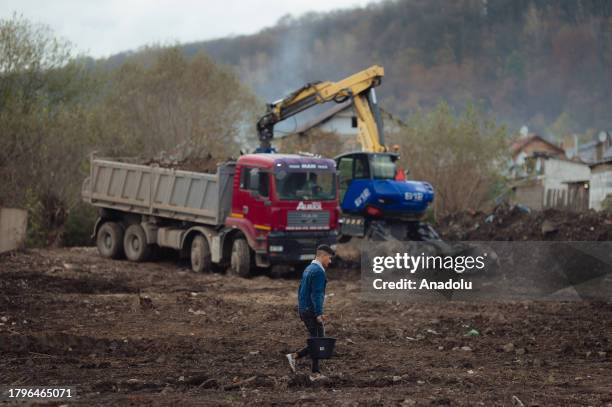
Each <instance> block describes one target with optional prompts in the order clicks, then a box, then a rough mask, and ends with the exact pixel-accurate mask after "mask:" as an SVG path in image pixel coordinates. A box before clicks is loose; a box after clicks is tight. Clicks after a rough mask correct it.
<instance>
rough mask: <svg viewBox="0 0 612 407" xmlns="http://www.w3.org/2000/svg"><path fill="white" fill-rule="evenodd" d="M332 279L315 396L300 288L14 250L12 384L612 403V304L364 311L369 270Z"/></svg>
mask: <svg viewBox="0 0 612 407" xmlns="http://www.w3.org/2000/svg"><path fill="white" fill-rule="evenodd" d="M329 277H330V281H329V284H328V289H327V293H328V298H327V302H326V307H327V311H328V314H329V315H330V317H331V318H332V320H331V322H330V323H329V324H328V325H327V330H328V334H329V335H330V336H334V337H336V338H338V343H337V346H336V348H337V349H336V350H337V356H336V357H335V358H334V359H331V360H327V361H323V362H322V368H323V370H324V373H326V374H327V375H328V376H329V380H328V381H325V382H320V383H316V384H314V385H313V384H311V383H310V382H309V380H308V378H307V376H306V373H307V372H308V364H307V363H302V364H301V365H300V373H299V374H298V375H293V374H290V372H289V369H288V367H287V365H286V361H285V359H284V356H283V355H284V354H285V353H287V352H290V351H292V350H295V349H296V348H298V347H300V346H301V345H302V344H303V343H304V340H305V336H306V335H305V330H304V328H303V326H302V325H301V323H300V321H299V320H298V319H297V318H296V317H295V315H294V311H293V307H294V304H295V302H296V288H297V285H298V281H297V280H296V279H270V278H268V277H265V276H260V277H255V278H252V279H240V278H235V277H231V276H227V275H224V274H196V273H193V272H191V271H189V270H188V267H187V265H186V264H182V263H180V262H179V261H178V260H176V259H168V260H164V261H159V262H155V263H142V264H135V263H129V262H127V261H113V260H106V259H102V258H100V257H99V256H98V254H97V251H96V249H95V248H72V249H54V250H31V251H27V252H21V253H13V254H8V255H6V254H5V255H3V256H2V257H0V354H1V355H2V356H1V360H2V363H1V364H0V384H2V385H5V386H6V385H13V386H16V385H21V386H26V385H31V386H33V385H39V386H40V385H45V386H52V385H64V386H66V385H71V386H76V387H77V393H78V396H79V403H80V404H81V405H108V406H115V405H182V406H184V405H242V404H244V405H252V404H275V405H294V404H300V405H322V404H326V405H354V404H360V405H402V406H413V405H452V406H455V405H473V406H496V405H499V406H502V405H503V406H511V405H520V403H523V404H524V405H525V406H529V405H531V406H535V405H538V406H575V405H581V406H586V405H592V406H612V385H611V383H612V342H611V341H612V323H611V322H610V321H612V301H608V302H598V303H588V302H574V303H572V302H520V303H517V302H497V303H459V302H445V303H429V304H424V303H391V302H365V301H363V300H362V299H361V298H360V297H361V294H360V286H359V279H358V272H357V271H356V270H352V271H348V270H338V269H332V270H330V271H329ZM147 298H149V299H150V301H149V300H147ZM471 329H476V330H477V331H479V333H480V335H478V336H466V333H467V332H468V331H470V330H471ZM515 397H516V399H515ZM517 399H518V400H520V402H519V401H517Z"/></svg>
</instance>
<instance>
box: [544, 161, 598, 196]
mask: <svg viewBox="0 0 612 407" xmlns="http://www.w3.org/2000/svg"><path fill="white" fill-rule="evenodd" d="M590 178H591V169H590V168H589V166H588V165H586V164H580V163H575V162H572V161H566V160H558V159H556V158H549V159H547V160H544V177H543V178H542V181H543V185H544V190H545V192H544V194H546V190H548V189H560V190H565V191H567V183H568V182H578V181H588V180H589V179H590Z"/></svg>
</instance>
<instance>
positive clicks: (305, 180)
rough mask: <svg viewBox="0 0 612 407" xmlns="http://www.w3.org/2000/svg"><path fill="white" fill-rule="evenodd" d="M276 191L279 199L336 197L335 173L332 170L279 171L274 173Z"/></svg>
mask: <svg viewBox="0 0 612 407" xmlns="http://www.w3.org/2000/svg"><path fill="white" fill-rule="evenodd" d="M274 179H275V182H276V193H277V194H278V198H279V199H281V200H300V201H306V200H321V201H327V200H333V199H336V174H335V173H333V172H285V171H282V172H279V173H277V174H275V177H274Z"/></svg>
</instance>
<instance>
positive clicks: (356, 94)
mask: <svg viewBox="0 0 612 407" xmlns="http://www.w3.org/2000/svg"><path fill="white" fill-rule="evenodd" d="M384 74H385V71H384V69H383V68H382V67H381V66H378V65H373V66H371V67H369V68H367V69H364V70H363V71H361V72H357V73H356V74H354V75H351V76H349V77H347V78H344V79H342V80H341V81H338V82H328V81H327V82H316V83H309V84H306V85H304V86H303V87H301V88H300V89H298V90H297V91H295V92H293V93H292V94H290V95H289V96H287V97H286V98H284V99H281V100H279V101H277V102H274V103H272V104H270V105H268V109H267V112H266V114H265V115H264V116H262V117H261V118H260V119H259V121H258V122H257V132H258V134H259V141H260V143H261V145H260V148H259V149H258V151H261V152H269V151H271V150H272V148H271V141H272V138H273V137H274V125H275V124H276V123H278V122H280V121H282V120H284V119H286V118H288V117H291V116H293V115H295V114H297V113H299V112H302V111H304V110H306V109H308V108H311V107H313V106H314V105H317V104H321V103H325V102H329V101H332V100H333V101H335V102H336V103H342V102H344V101H345V100H347V99H349V98H351V99H352V100H353V105H354V106H355V113H356V114H357V125H358V128H359V142H360V144H361V147H362V149H363V151H370V152H382V151H386V147H385V146H384V134H383V127H382V120H381V117H380V110H379V109H378V103H377V101H376V93H375V92H374V88H375V87H376V86H378V85H380V82H381V79H382V77H383V76H384Z"/></svg>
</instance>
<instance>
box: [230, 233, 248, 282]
mask: <svg viewBox="0 0 612 407" xmlns="http://www.w3.org/2000/svg"><path fill="white" fill-rule="evenodd" d="M229 269H230V272H231V273H232V274H234V275H236V276H239V277H248V276H249V275H250V274H251V249H250V248H249V244H248V243H247V241H246V240H245V239H236V240H234V243H233V245H232V257H231V260H230V268H229Z"/></svg>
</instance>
